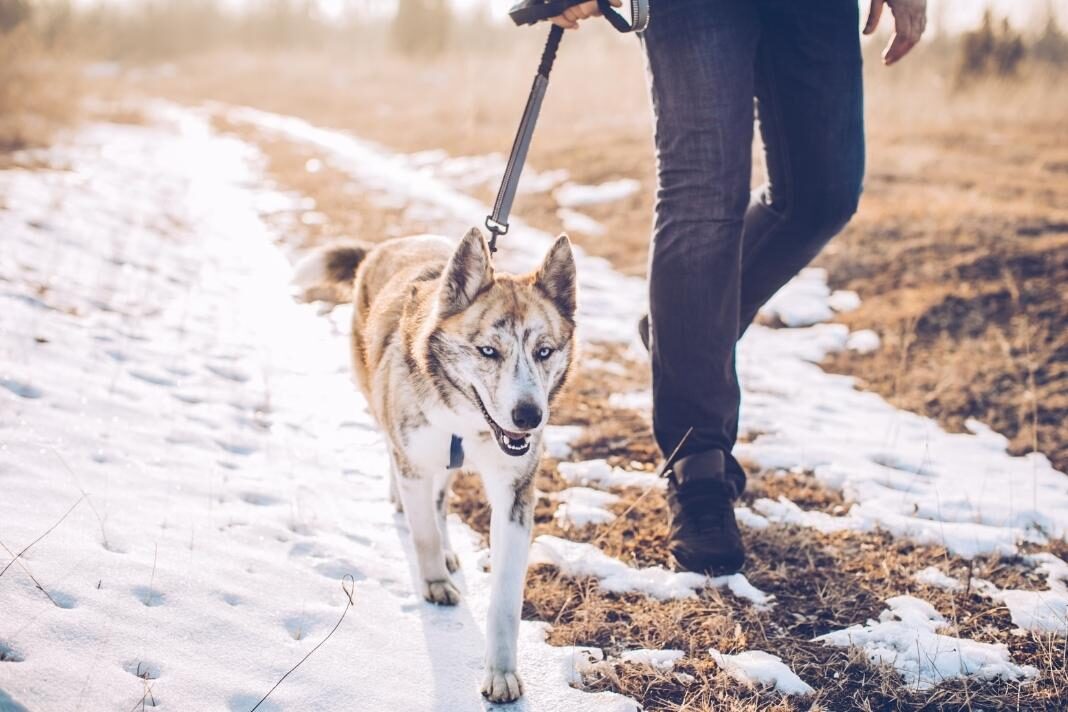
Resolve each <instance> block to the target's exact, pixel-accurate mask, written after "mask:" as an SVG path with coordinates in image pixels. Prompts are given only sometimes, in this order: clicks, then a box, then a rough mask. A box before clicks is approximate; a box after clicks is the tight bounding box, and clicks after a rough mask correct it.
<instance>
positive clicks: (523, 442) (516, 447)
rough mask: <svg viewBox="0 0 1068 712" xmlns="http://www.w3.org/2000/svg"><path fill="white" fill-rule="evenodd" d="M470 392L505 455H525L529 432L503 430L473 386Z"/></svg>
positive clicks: (527, 449) (528, 444) (528, 445)
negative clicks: (473, 395)
mask: <svg viewBox="0 0 1068 712" xmlns="http://www.w3.org/2000/svg"><path fill="white" fill-rule="evenodd" d="M471 392H472V393H474V394H475V402H476V403H478V407H479V408H480V409H481V410H482V417H483V418H485V419H486V423H488V424H489V426H490V430H492V431H493V435H494V437H496V439H497V445H498V446H499V447H500V448H501V450H502V451H503V452H504V453H505V454H506V455H512V456H513V457H519V456H520V455H526V454H527V451H529V450H530V433H513V432H512V431H510V430H505V429H504V428H502V427H501V426H499V425H497V421H496V420H494V419H493V416H491V415H490V414H489V411H488V410H486V406H485V404H484V403H483V402H482V398H480V397H479V395H478V391H476V390H475V389H474V388H472V389H471Z"/></svg>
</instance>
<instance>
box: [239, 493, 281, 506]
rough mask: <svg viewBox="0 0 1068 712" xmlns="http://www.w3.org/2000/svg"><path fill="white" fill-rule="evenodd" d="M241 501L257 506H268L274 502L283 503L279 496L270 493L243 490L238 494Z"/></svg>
mask: <svg viewBox="0 0 1068 712" xmlns="http://www.w3.org/2000/svg"><path fill="white" fill-rule="evenodd" d="M238 497H240V498H241V501H243V502H247V503H248V504H252V505H255V506H257V507H268V506H270V505H272V504H281V503H282V500H281V499H279V498H278V497H274V496H272V495H269V494H263V493H262V492H242V493H241V494H239V495H238Z"/></svg>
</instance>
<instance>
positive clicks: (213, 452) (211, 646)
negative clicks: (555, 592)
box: [0, 107, 635, 712]
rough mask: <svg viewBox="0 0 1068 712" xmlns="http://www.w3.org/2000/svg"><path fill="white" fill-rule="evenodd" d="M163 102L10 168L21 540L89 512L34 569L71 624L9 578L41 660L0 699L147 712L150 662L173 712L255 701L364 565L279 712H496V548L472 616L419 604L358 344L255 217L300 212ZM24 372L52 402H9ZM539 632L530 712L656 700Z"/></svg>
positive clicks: (6, 603) (472, 579)
mask: <svg viewBox="0 0 1068 712" xmlns="http://www.w3.org/2000/svg"><path fill="white" fill-rule="evenodd" d="M160 111H161V112H162V114H161V120H162V122H163V123H162V124H161V125H156V126H130V125H126V126H110V125H100V126H93V127H90V128H88V129H87V130H85V131H83V132H80V133H79V134H78V135H77V136H76V138H75V139H74V140H73V143H72V144H71V145H69V146H62V147H57V148H56V149H54V150H52V151H50V152H49V153H48V154H44V156H43V157H44V158H47V159H49V160H50V161H52V162H54V163H56V164H59V165H63V166H65V168H64V169H62V170H35V171H19V170H7V171H0V194H3V195H4V197H5V204H6V207H5V208H3V209H0V235H3V243H4V248H3V254H2V255H0V284H3V289H2V290H0V302H2V308H0V334H2V338H0V374H3V377H4V379H5V383H7V384H9V385H8V388H6V389H0V443H2V444H0V479H2V480H3V496H2V497H0V522H2V523H3V533H2V537H3V540H4V543H5V544H7V545H8V546H10V547H11V548H12V549H14V550H18V549H21V548H22V547H23V546H25V545H26V544H27V543H29V542H31V541H33V540H34V539H35V538H36V537H37V536H39V535H40V534H41V533H42V532H44V531H45V530H46V529H47V528H48V527H49V526H50V525H51V524H53V523H55V522H56V521H58V520H59V518H60V516H61V515H62V514H63V512H64V511H65V510H66V509H67V508H68V507H70V506H71V505H73V504H75V503H78V502H79V498H80V497H81V491H84V492H86V493H87V496H88V499H87V500H85V501H81V502H80V503H78V504H77V505H76V506H75V508H74V509H73V510H72V511H71V513H70V515H69V516H68V517H67V518H66V519H65V520H64V521H63V522H62V523H61V524H59V525H58V526H57V527H56V528H55V529H54V530H53V531H52V532H51V533H50V534H49V535H48V536H47V537H46V538H44V539H42V540H41V541H40V542H38V543H37V544H36V545H35V546H34V547H33V549H31V550H30V551H29V552H28V553H27V556H26V557H24V558H23V563H24V564H25V565H26V567H27V568H28V569H29V570H30V571H32V573H33V574H34V575H35V576H36V577H37V578H38V579H39V580H40V581H41V582H42V583H43V585H44V587H45V588H46V589H47V590H48V591H49V592H50V593H51V595H52V596H53V598H54V600H55V602H56V604H58V606H56V605H53V604H52V603H51V602H50V601H49V600H48V599H47V598H46V597H45V596H44V595H43V594H42V593H41V591H40V590H38V589H37V587H36V586H35V585H34V584H33V582H32V581H31V580H30V579H29V577H28V575H26V573H25V571H24V570H23V569H22V568H21V567H20V566H18V565H15V566H12V567H11V569H10V570H9V571H8V572H7V573H6V575H5V576H4V579H3V585H2V586H0V646H2V647H3V649H4V650H9V649H10V650H12V651H14V652H15V654H17V657H18V658H20V661H19V662H3V663H0V665H2V666H3V673H2V674H3V685H2V686H3V693H2V694H0V707H3V706H4V703H5V702H7V703H8V704H9V706H13V707H15V708H18V709H22V708H23V707H25V708H29V709H42V710H44V709H47V710H61V709H62V710H66V709H77V708H80V709H82V710H96V709H129V708H131V707H136V706H138V705H139V702H140V700H141V699H142V696H143V695H144V693H145V684H144V681H143V680H142V679H140V678H139V677H138V676H137V672H138V671H139V670H142V671H148V672H149V674H150V675H152V676H155V679H154V680H152V681H151V682H150V684H151V685H152V690H153V693H152V694H153V697H154V698H155V700H156V701H162V702H163V703H164V704H165V706H166V708H167V709H176V710H178V709H183V710H184V709H190V710H191V709H233V710H247V709H249V708H251V707H252V706H253V704H254V703H255V702H256V700H258V699H259V698H260V696H261V695H263V694H264V693H265V692H266V691H267V690H268V689H270V687H271V685H273V684H274V682H275V681H277V680H278V678H279V677H280V676H281V675H282V674H283V673H285V672H286V671H287V670H288V669H289V668H290V667H291V666H292V665H293V664H295V663H296V662H297V661H298V660H300V659H301V658H302V657H303V656H304V655H305V654H307V653H308V652H309V651H310V650H311V649H312V647H313V646H315V645H316V644H317V643H318V642H319V641H320V640H322V639H323V637H324V636H325V635H326V633H327V632H328V631H329V630H330V628H331V627H332V626H333V624H334V622H335V621H336V620H337V619H338V618H339V616H340V615H341V613H342V611H343V610H344V608H343V603H344V602H345V600H346V599H345V596H344V595H343V593H342V591H341V590H340V585H339V582H340V579H341V577H342V576H344V575H346V574H351V575H352V576H353V577H354V578H355V591H354V594H355V595H354V600H355V605H354V608H353V610H352V611H350V612H349V614H348V616H347V617H346V618H345V620H344V623H343V624H342V625H341V627H340V628H338V630H337V633H336V634H335V635H334V636H333V637H332V638H331V639H330V640H329V641H328V642H327V643H326V644H325V645H323V646H322V647H321V648H320V649H319V650H318V651H317V652H316V653H315V655H314V656H312V657H311V658H309V659H308V661H307V662H306V663H305V664H304V665H303V666H302V667H301V668H300V669H299V671H297V672H296V673H295V674H293V675H291V676H290V677H289V678H287V679H286V681H285V682H284V683H283V684H282V685H281V686H280V687H278V689H276V690H275V691H274V693H273V694H272V695H271V698H270V699H269V701H268V705H267V706H269V707H270V708H271V709H336V708H337V707H338V701H339V700H358V703H359V706H360V707H361V708H365V709H425V708H426V707H427V706H428V705H430V704H436V705H438V706H440V707H441V708H442V709H449V710H470V711H472V712H475V711H481V710H483V709H484V701H483V700H482V698H481V696H480V694H479V691H478V688H479V683H480V682H481V679H482V670H483V657H484V653H485V650H484V646H485V638H486V635H485V628H484V620H485V616H486V611H487V607H488V592H489V580H490V579H489V576H488V575H487V574H485V573H483V572H481V571H479V570H478V567H477V566H476V560H477V557H478V551H477V550H476V543H477V540H478V539H477V537H476V536H474V534H473V532H471V530H470V529H468V528H467V527H464V526H463V525H462V524H460V523H459V522H458V521H455V520H454V521H451V522H450V529H451V532H452V541H453V545H454V547H455V548H456V550H457V553H458V554H459V556H460V559H461V561H462V562H463V566H464V568H463V573H462V575H458V576H457V581H458V582H459V586H460V588H461V589H462V590H463V593H464V595H465V599H464V602H463V604H462V605H460V606H458V607H456V608H452V609H440V608H436V607H434V606H432V605H429V604H426V603H424V602H423V601H422V599H421V598H420V597H418V595H417V594H415V593H413V592H414V591H417V590H418V588H417V582H415V581H413V576H414V572H413V570H412V567H411V563H410V562H411V557H410V552H409V550H408V549H409V536H408V534H407V531H406V527H405V525H404V522H403V517H400V516H398V515H396V514H395V513H394V512H393V511H392V509H391V507H390V504H389V502H388V500H387V496H386V493H387V490H388V488H387V476H388V471H389V467H388V456H387V453H386V451H385V447H384V444H383V442H382V439H381V437H380V436H379V435H378V433H377V430H376V428H375V427H374V424H373V423H372V422H371V419H370V417H369V416H368V415H367V414H366V408H365V403H364V402H363V400H362V398H361V397H360V396H359V395H358V393H357V391H356V389H355V388H354V387H353V386H352V384H351V381H350V376H349V367H348V363H347V353H348V344H347V343H346V340H345V336H344V333H338V332H336V331H335V330H334V329H333V327H332V324H331V322H329V321H328V320H326V319H321V318H319V317H317V316H316V314H315V309H314V308H313V307H310V306H306V305H297V304H294V303H293V301H292V300H291V299H290V298H289V296H288V293H287V286H286V283H287V280H288V277H289V264H288V263H287V261H286V260H285V259H284V258H283V256H282V254H281V253H280V252H279V251H278V249H276V248H275V247H274V246H273V241H274V240H275V238H276V237H277V234H276V233H275V232H274V231H272V230H271V229H269V228H268V227H267V226H266V225H265V224H264V222H263V221H262V220H261V212H260V211H261V210H262V209H263V206H265V205H275V206H277V207H279V209H281V208H283V207H284V206H285V205H287V204H288V205H289V206H290V207H289V209H292V210H295V209H300V206H299V205H293V201H292V200H289V199H288V198H286V197H285V196H280V195H278V194H266V193H263V192H261V191H260V190H258V189H257V188H255V186H257V185H263V184H264V183H265V180H264V177H263V175H262V173H261V172H260V170H259V166H260V165H261V157H260V156H259V155H258V154H257V153H256V152H255V151H253V150H252V149H250V148H249V147H248V146H247V145H245V144H243V143H241V142H239V141H238V140H236V139H233V138H225V137H220V136H217V135H215V134H214V133H213V132H212V130H211V128H210V124H209V122H208V121H207V119H206V118H205V117H202V116H201V115H199V114H195V113H192V112H189V111H187V110H184V109H178V108H167V107H163V108H161V109H160ZM41 225H46V226H47V227H46V228H41V227H40V226H41ZM44 275H47V279H48V284H49V290H48V292H47V293H46V294H39V293H38V291H37V289H36V284H38V283H41V282H40V281H39V280H40V278H41V277H42V276H44ZM40 333H47V334H48V335H49V339H48V340H47V341H45V342H41V341H38V340H37V339H35V335H37V334H40ZM75 355H76V357H75ZM30 374H32V375H33V379H32V383H33V387H34V389H35V394H36V396H37V397H35V398H28V397H26V396H25V395H20V394H18V393H16V392H15V391H23V393H25V392H26V391H27V389H26V385H27V384H29V383H30V382H31V380H30V378H29V375H30ZM146 374H147V375H148V376H149V377H148V378H145V376H146ZM520 636H521V638H520V643H519V657H520V661H519V668H520V671H521V674H522V675H523V679H524V683H525V687H526V691H527V696H526V698H525V699H524V701H523V702H522V703H520V704H519V705H517V709H523V708H527V709H568V710H571V709H578V710H590V711H592V710H624V709H626V710H633V709H634V708H635V705H634V703H633V702H632V701H630V700H627V699H626V698H624V697H621V696H619V695H611V694H603V693H597V694H590V693H586V692H582V691H579V690H576V689H573V688H571V687H569V683H570V682H572V681H574V680H575V679H576V676H577V674H578V673H577V669H578V668H579V667H580V659H579V654H578V652H577V649H556V648H552V647H550V646H548V645H546V644H545V642H544V626H539V625H533V624H530V623H527V622H523V623H522V624H521V626H520ZM597 652H598V653H599V652H600V651H597ZM589 654H590V655H593V653H592V652H590V653H589ZM43 680H46V681H48V684H42V681H43Z"/></svg>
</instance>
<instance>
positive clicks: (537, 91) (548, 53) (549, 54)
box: [486, 25, 564, 253]
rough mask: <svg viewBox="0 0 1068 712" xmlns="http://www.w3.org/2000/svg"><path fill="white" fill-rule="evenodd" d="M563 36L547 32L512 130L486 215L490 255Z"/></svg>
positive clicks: (503, 230)
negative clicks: (512, 137) (501, 175)
mask: <svg viewBox="0 0 1068 712" xmlns="http://www.w3.org/2000/svg"><path fill="white" fill-rule="evenodd" d="M563 36H564V28H562V27H560V26H558V25H553V26H552V28H551V29H550V30H549V38H548V39H547V40H546V41H545V49H544V50H542V53H541V62H539V63H538V73H537V74H536V75H535V76H534V85H533V86H532V87H531V88H530V96H528V97H527V105H526V107H525V108H524V109H523V118H522V119H521V120H520V121H519V129H518V130H517V131H516V134H515V140H513V141H512V152H511V153H510V154H509V155H508V165H507V166H506V167H505V169H504V178H502V179H501V187H500V189H498V191H497V199H496V200H495V201H493V212H492V213H490V214H489V215H488V216H486V229H487V230H489V232H490V239H489V248H490V252H491V253H493V252H496V251H497V238H498V237H499V236H501V235H507V234H508V215H509V214H510V213H511V212H512V202H513V201H514V200H515V192H516V189H517V188H518V187H519V177H520V176H521V175H522V173H523V164H524V163H526V160H527V151H528V150H529V149H530V139H531V138H533V136H534V127H535V125H537V123H538V114H539V113H541V102H542V99H544V98H545V90H546V89H547V88H548V87H549V73H550V72H552V70H553V63H554V62H555V61H556V52H557V50H559V49H560V40H561V39H563Z"/></svg>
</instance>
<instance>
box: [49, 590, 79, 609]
mask: <svg viewBox="0 0 1068 712" xmlns="http://www.w3.org/2000/svg"><path fill="white" fill-rule="evenodd" d="M48 595H50V596H51V597H52V600H53V601H55V602H56V605H57V606H59V607H60V608H65V609H67V610H70V609H71V608H74V607H76V606H77V605H78V599H77V598H75V597H74V596H72V595H70V594H69V593H64V592H63V591H51V590H50V591H49V592H48Z"/></svg>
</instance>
